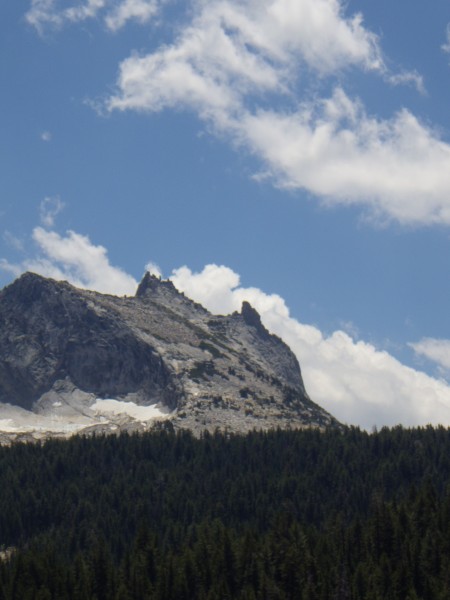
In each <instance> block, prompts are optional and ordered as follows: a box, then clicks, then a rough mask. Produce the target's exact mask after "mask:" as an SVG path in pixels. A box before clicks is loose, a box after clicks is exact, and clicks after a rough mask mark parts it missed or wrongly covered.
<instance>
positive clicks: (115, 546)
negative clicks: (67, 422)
mask: <svg viewBox="0 0 450 600" xmlns="http://www.w3.org/2000/svg"><path fill="white" fill-rule="evenodd" d="M2 548H3V552H2V555H1V556H2V558H1V560H0V600H13V599H14V600H15V599H17V600H27V599H30V600H31V599H32V600H56V599H57V600H72V599H73V600H134V599H136V600H138V599H139V600H147V599H148V600H173V599H175V598H176V599H177V600H183V599H185V600H192V599H199V600H215V599H221V600H224V599H229V600H235V599H237V600H260V599H261V600H263V599H269V598H270V599H273V600H277V599H280V600H334V599H336V600H419V599H420V600H429V599H437V600H440V599H442V600H443V599H447V598H449V597H450V432H449V431H448V430H446V429H444V428H437V429H433V428H431V427H428V428H421V429H414V430H405V429H403V428H401V427H398V428H395V429H393V430H388V429H383V430H381V431H380V432H377V433H374V434H372V435H369V434H367V433H365V432H361V431H360V430H358V429H355V428H352V429H348V430H346V431H343V432H342V431H327V432H319V431H317V430H309V431H308V430H306V431H284V432H282V431H273V432H269V433H251V434H249V435H247V436H245V437H244V436H228V435H221V434H216V435H210V434H205V435H204V436H203V437H202V439H200V440H198V439H195V438H194V437H192V435H190V434H189V433H187V432H180V433H178V434H176V435H175V434H171V433H168V432H165V431H159V432H155V433H152V434H148V435H140V436H138V435H133V436H129V435H122V436H120V437H113V436H110V437H97V438H92V439H88V438H83V437H74V438H72V439H71V440H68V441H48V442H46V443H45V444H43V445H31V444H30V445H24V444H18V445H15V446H13V447H11V448H0V550H1V549H2ZM11 548H13V549H14V550H13V551H12V553H11V551H10V550H8V551H7V552H5V550H6V549H11Z"/></svg>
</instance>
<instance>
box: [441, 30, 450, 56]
mask: <svg viewBox="0 0 450 600" xmlns="http://www.w3.org/2000/svg"><path fill="white" fill-rule="evenodd" d="M445 38H446V39H445V43H444V44H442V46H441V48H442V50H443V51H444V52H447V53H448V54H450V23H449V24H448V25H447V29H446V30H445Z"/></svg>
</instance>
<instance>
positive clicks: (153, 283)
mask: <svg viewBox="0 0 450 600" xmlns="http://www.w3.org/2000/svg"><path fill="white" fill-rule="evenodd" d="M161 286H163V287H165V288H166V289H171V290H173V291H174V292H177V289H176V287H175V286H174V285H173V283H172V281H170V279H161V277H159V276H156V275H152V274H151V273H150V272H149V271H146V273H145V275H144V277H143V278H142V281H141V283H140V284H139V285H138V289H137V290H136V297H137V298H143V297H144V296H146V295H147V294H148V293H152V292H157V291H158V289H159V288H160V287H161Z"/></svg>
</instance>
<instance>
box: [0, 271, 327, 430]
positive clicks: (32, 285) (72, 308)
mask: <svg viewBox="0 0 450 600" xmlns="http://www.w3.org/2000/svg"><path fill="white" fill-rule="evenodd" d="M102 398H103V399H108V398H109V399H116V400H121V401H127V402H133V403H135V404H137V405H140V406H146V405H154V404H157V405H158V406H160V407H163V408H164V409H165V410H166V412H167V413H168V415H169V416H168V419H169V421H170V423H171V426H173V427H174V428H188V429H191V430H192V431H194V432H196V433H198V432H200V431H201V430H204V429H209V430H211V431H212V430H214V429H216V428H217V427H219V428H220V429H222V430H229V431H234V432H242V433H244V432H246V431H249V430H251V429H253V428H258V429H267V428H272V427H327V426H334V425H337V421H335V419H333V418H332V417H331V416H330V415H329V414H328V413H327V412H326V411H325V410H323V409H322V408H320V407H319V406H317V405H316V404H315V403H313V402H312V401H311V400H310V399H309V397H308V395H307V393H306V391H305V388H304V385H303V380H302V376H301V372H300V367H299V364H298V361H297V359H296V357H295V356H294V354H293V353H292V352H291V350H290V349H289V347H288V346H287V345H286V344H285V343H284V342H283V341H282V340H281V339H280V338H278V337H277V336H275V335H272V334H270V333H269V332H268V331H267V329H266V328H265V327H264V325H263V324H262V322H261V319H260V316H259V314H258V313H257V311H256V310H255V309H254V308H253V307H251V306H250V304H249V303H248V302H244V303H243V305H242V310H241V312H240V313H233V314H232V315H228V316H216V315H212V314H211V313H209V312H208V311H207V310H206V309H205V308H203V307H202V306H201V305H199V304H197V303H195V302H193V301H192V300H190V299H189V298H187V297H186V296H185V295H184V294H182V293H180V292H178V291H177V289H176V288H175V287H174V285H173V283H172V282H171V281H164V280H160V279H159V278H157V277H154V276H151V275H150V274H148V273H147V274H146V275H145V277H144V278H143V280H142V282H141V283H140V285H139V287H138V290H137V292H136V295H135V296H134V297H115V296H109V295H104V294H99V293H97V292H92V291H87V290H81V289H77V288H75V287H73V286H72V285H70V284H68V283H67V282H57V281H54V280H51V279H46V278H44V277H41V276H39V275H36V274H32V273H25V274H24V275H22V276H21V277H20V278H19V279H17V280H16V281H15V282H14V283H12V284H11V285H9V286H7V287H5V288H4V289H3V290H1V291H0V403H3V404H9V405H13V406H16V407H21V408H23V409H26V410H28V411H32V412H34V413H36V414H41V413H45V412H46V411H47V412H48V411H50V410H56V407H57V408H58V410H59V414H60V416H61V415H62V416H64V414H71V412H72V413H73V412H74V411H75V412H76V411H80V412H81V413H83V412H84V413H85V414H86V415H88V414H89V410H90V407H91V405H92V404H93V403H94V402H95V400H96V399H102ZM122 421H123V420H122ZM126 426H130V423H129V422H127V420H126V419H125V421H123V422H121V427H119V429H120V428H124V427H126ZM134 426H135V427H136V424H134ZM96 427H97V429H98V428H99V427H100V426H99V425H98V423H97V425H96ZM105 428H106V429H107V426H106V425H105V426H104V427H103V429H105ZM100 429H102V428H101V427H100Z"/></svg>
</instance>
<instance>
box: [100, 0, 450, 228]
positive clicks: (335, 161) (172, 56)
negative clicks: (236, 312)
mask: <svg viewBox="0 0 450 600" xmlns="http://www.w3.org/2000/svg"><path fill="white" fill-rule="evenodd" d="M196 6H197V11H196V12H195V15H194V17H193V19H192V21H191V22H190V23H188V24H187V25H186V26H185V27H184V29H183V30H182V31H181V32H180V34H179V36H178V37H177V38H176V39H175V40H174V42H173V43H172V44H171V45H170V44H169V45H165V46H164V47H162V48H160V49H158V50H156V51H155V52H153V53H151V54H147V55H144V56H138V55H133V56H131V57H129V58H128V59H126V60H124V61H123V62H122V63H121V65H120V74H119V78H118V80H117V91H116V93H115V94H114V95H112V96H111V97H110V98H109V100H108V102H107V109H108V110H110V111H113V110H121V111H125V110H135V111H141V112H157V111H160V110H162V109H164V108H180V107H181V108H185V109H188V110H194V111H195V112H196V113H197V114H198V116H199V117H200V118H201V119H203V120H204V121H206V122H207V123H208V125H209V126H210V131H211V130H212V131H214V132H215V133H216V134H218V135H220V136H222V137H225V138H227V139H229V140H231V141H232V143H234V144H235V145H239V146H240V147H242V148H245V149H246V150H247V151H250V152H251V153H252V154H254V155H255V156H257V157H258V158H260V159H261V160H262V161H263V164H264V168H265V171H266V175H268V176H270V177H271V178H272V180H273V181H274V182H275V184H276V185H279V186H284V187H287V188H290V189H295V190H307V191H309V192H312V193H313V194H314V195H316V196H317V197H319V198H320V199H322V201H324V202H325V203H327V204H330V205H333V204H334V205H335V204H354V205H360V206H361V207H363V208H365V209H366V210H368V211H369V213H370V214H371V215H373V216H376V217H381V219H382V220H384V221H385V220H396V221H399V222H401V223H403V224H413V225H430V224H435V223H444V224H450V145H449V144H448V143H447V142H446V141H445V140H443V139H441V138H440V136H439V135H438V133H437V132H436V131H434V130H433V129H432V128H430V126H428V125H426V124H424V123H422V122H420V120H419V119H418V118H417V117H416V116H415V115H414V114H412V113H411V112H410V111H408V110H407V109H404V108H403V109H400V110H399V111H398V112H397V113H396V114H394V115H393V116H392V117H391V118H389V119H385V118H383V119H382V118H377V117H376V116H373V115H371V114H368V113H367V111H366V110H365V108H364V106H363V104H362V102H361V101H360V100H358V99H356V98H352V97H350V96H349V95H348V94H347V93H346V92H345V90H344V89H343V87H342V86H341V85H339V84H338V83H337V79H336V75H338V74H339V73H341V72H342V71H343V70H347V71H349V70H350V69H359V70H363V71H371V72H373V73H378V74H380V75H381V76H382V77H381V78H380V85H383V81H386V80H387V81H390V82H391V83H395V84H400V83H403V84H404V83H407V84H410V83H413V84H414V85H415V86H416V87H417V88H418V89H419V90H421V91H423V90H424V86H423V81H422V78H421V77H420V75H419V74H418V73H416V72H410V73H406V72H401V73H399V74H395V73H389V72H388V70H387V68H386V66H385V63H384V60H383V56H382V51H381V47H380V43H379V40H378V38H377V36H376V35H375V34H374V33H372V32H371V31H369V30H368V29H367V28H366V27H365V26H364V23H363V21H362V17H361V16H360V15H355V16H351V17H346V16H345V15H344V9H343V6H342V4H341V3H340V2H338V1H337V0H320V1H318V0H295V1H294V0H265V1H261V2H253V1H251V0H247V1H243V2H237V1H234V0H222V1H218V0H217V1H215V0H211V1H210V2H208V3H204V2H198V3H196ZM311 74H314V76H315V78H316V79H317V80H318V81H325V80H326V81H328V83H331V84H332V85H333V82H334V91H333V93H332V94H331V95H328V96H326V97H320V96H318V95H311V94H309V93H308V92H307V86H306V85H305V84H304V80H305V79H306V80H307V78H308V76H310V75H311ZM269 99H270V108H268V101H269Z"/></svg>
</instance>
